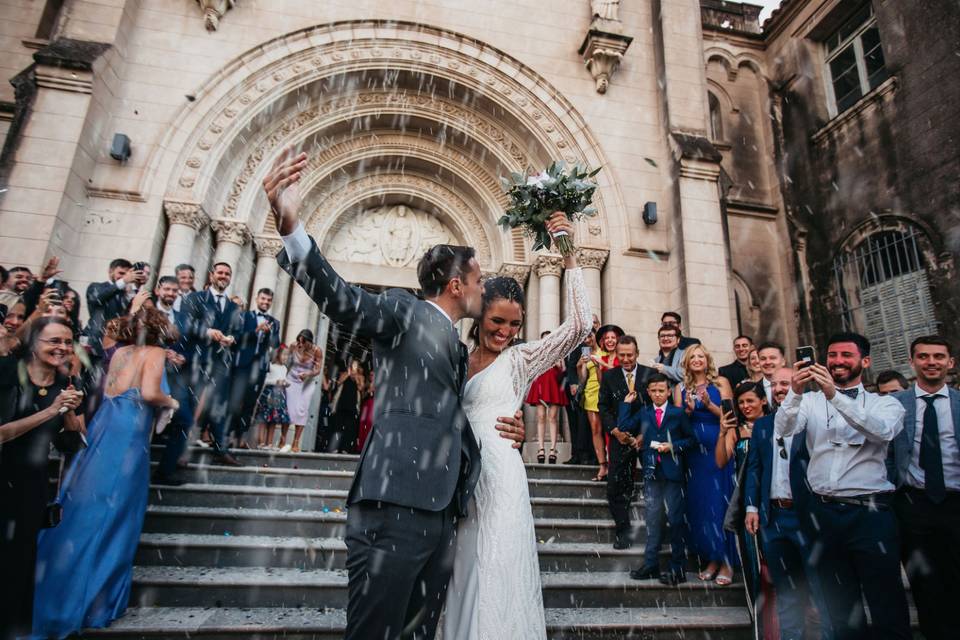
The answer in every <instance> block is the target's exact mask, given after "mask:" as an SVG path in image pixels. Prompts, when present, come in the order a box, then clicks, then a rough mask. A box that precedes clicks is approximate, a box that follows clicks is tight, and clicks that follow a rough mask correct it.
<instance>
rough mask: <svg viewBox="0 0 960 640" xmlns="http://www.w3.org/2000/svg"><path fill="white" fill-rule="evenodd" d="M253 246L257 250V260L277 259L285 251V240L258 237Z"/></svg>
mask: <svg viewBox="0 0 960 640" xmlns="http://www.w3.org/2000/svg"><path fill="white" fill-rule="evenodd" d="M253 246H254V247H256V249H257V258H276V257H277V254H278V253H280V251H281V250H282V249H283V240H281V239H280V238H277V237H274V236H256V237H254V239H253Z"/></svg>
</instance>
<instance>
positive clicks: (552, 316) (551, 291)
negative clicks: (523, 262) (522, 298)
mask: <svg viewBox="0 0 960 640" xmlns="http://www.w3.org/2000/svg"><path fill="white" fill-rule="evenodd" d="M534 267H535V268H536V270H537V275H538V276H539V277H540V323H539V324H540V326H539V330H540V332H541V333H542V332H544V331H553V330H554V329H556V328H557V326H558V325H559V324H560V274H561V273H562V272H563V258H562V257H560V256H558V255H555V254H545V255H538V256H537V259H536V263H535V264H534ZM538 337H539V336H532V338H533V339H536V338H538Z"/></svg>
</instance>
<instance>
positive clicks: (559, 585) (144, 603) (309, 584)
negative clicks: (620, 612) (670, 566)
mask: <svg viewBox="0 0 960 640" xmlns="http://www.w3.org/2000/svg"><path fill="white" fill-rule="evenodd" d="M541 579H542V582H543V598H544V606H546V607H555V608H564V607H575V608H583V607H641V608H642V607H710V606H737V607H740V606H744V604H745V595H744V590H743V585H742V584H733V585H730V586H729V587H716V586H714V585H712V584H711V585H709V586H705V585H704V584H703V583H701V582H699V581H698V580H697V579H696V576H695V575H694V574H690V575H689V576H688V580H689V582H687V583H686V584H682V585H679V586H677V587H666V586H664V585H662V584H660V582H659V581H657V580H640V581H637V580H631V579H630V578H629V577H628V576H627V575H626V574H624V573H597V572H584V573H544V574H542V575H541ZM130 602H131V605H134V606H140V607H179V606H189V605H192V604H196V603H197V602H205V603H210V604H212V605H214V606H217V607H252V606H256V607H288V608H289V607H318V606H323V607H335V608H344V607H346V606H347V572H346V571H344V570H334V571H328V570H322V569H314V570H306V571H303V570H300V569H263V568H210V567H137V568H136V569H135V570H134V575H133V592H132V595H131V600H130Z"/></svg>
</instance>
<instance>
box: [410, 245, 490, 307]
mask: <svg viewBox="0 0 960 640" xmlns="http://www.w3.org/2000/svg"><path fill="white" fill-rule="evenodd" d="M475 256H476V251H474V250H473V247H460V246H457V245H453V244H438V245H434V246H433V247H430V249H429V250H428V251H427V252H426V253H425V254H423V257H422V258H420V263H419V264H418V265H417V280H419V281H420V290H421V291H422V292H423V296H424V297H425V298H435V297H437V296H438V295H440V294H441V293H443V290H444V289H446V288H447V284H448V283H449V282H450V281H451V280H453V279H454V278H457V277H460V278H462V277H463V276H464V275H465V274H466V273H468V272H469V270H470V268H469V262H470V260H471V259H472V258H474V257H475Z"/></svg>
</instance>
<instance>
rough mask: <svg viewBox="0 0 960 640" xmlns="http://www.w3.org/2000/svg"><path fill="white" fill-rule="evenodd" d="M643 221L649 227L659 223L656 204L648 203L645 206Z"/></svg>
mask: <svg viewBox="0 0 960 640" xmlns="http://www.w3.org/2000/svg"><path fill="white" fill-rule="evenodd" d="M643 221H644V222H645V223H646V224H648V225H651V224H656V223H657V203H656V202H647V203H645V204H644V205H643Z"/></svg>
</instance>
